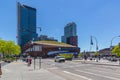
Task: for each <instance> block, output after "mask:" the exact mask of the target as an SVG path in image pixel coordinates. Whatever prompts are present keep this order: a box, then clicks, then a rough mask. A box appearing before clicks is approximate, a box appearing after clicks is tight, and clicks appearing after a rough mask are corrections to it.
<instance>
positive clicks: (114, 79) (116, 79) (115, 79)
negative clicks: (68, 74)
mask: <svg viewBox="0 0 120 80" xmlns="http://www.w3.org/2000/svg"><path fill="white" fill-rule="evenodd" d="M75 71H78V72H83V73H87V74H92V75H95V76H100V77H105V78H109V79H113V80H120V79H118V78H114V77H110V76H105V75H101V74H96V73H92V72H88V71H87V72H86V71H81V70H75Z"/></svg>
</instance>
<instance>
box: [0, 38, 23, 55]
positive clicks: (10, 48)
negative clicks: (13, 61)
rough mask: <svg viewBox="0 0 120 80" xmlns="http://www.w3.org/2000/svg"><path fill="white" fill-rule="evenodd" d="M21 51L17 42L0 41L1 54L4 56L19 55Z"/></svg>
mask: <svg viewBox="0 0 120 80" xmlns="http://www.w3.org/2000/svg"><path fill="white" fill-rule="evenodd" d="M20 51H21V50H20V46H19V45H17V44H15V42H13V41H5V40H2V39H0V53H3V54H4V55H11V54H15V55H19V54H20Z"/></svg>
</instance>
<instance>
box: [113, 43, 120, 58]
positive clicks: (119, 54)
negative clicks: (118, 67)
mask: <svg viewBox="0 0 120 80" xmlns="http://www.w3.org/2000/svg"><path fill="white" fill-rule="evenodd" d="M112 53H113V54H115V55H116V56H117V57H120V47H119V46H118V45H117V46H115V47H114V48H113V50H112Z"/></svg>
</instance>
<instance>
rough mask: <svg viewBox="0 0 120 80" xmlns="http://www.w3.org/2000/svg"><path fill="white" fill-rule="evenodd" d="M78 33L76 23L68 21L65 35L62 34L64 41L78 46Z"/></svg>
mask: <svg viewBox="0 0 120 80" xmlns="http://www.w3.org/2000/svg"><path fill="white" fill-rule="evenodd" d="M76 33H77V32H76V24H75V23H74V22H72V23H68V24H67V25H66V26H65V28H64V36H62V42H64V43H68V44H71V45H74V46H77V45H78V37H77V34H76Z"/></svg>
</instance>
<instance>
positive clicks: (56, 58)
mask: <svg viewBox="0 0 120 80" xmlns="http://www.w3.org/2000/svg"><path fill="white" fill-rule="evenodd" d="M55 62H65V58H64V57H62V56H55Z"/></svg>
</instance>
